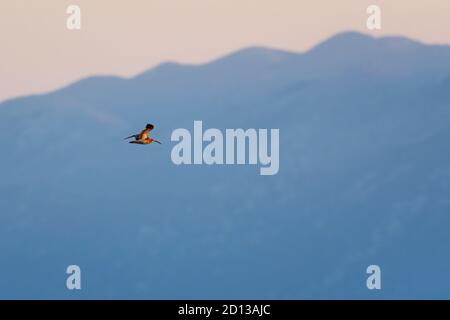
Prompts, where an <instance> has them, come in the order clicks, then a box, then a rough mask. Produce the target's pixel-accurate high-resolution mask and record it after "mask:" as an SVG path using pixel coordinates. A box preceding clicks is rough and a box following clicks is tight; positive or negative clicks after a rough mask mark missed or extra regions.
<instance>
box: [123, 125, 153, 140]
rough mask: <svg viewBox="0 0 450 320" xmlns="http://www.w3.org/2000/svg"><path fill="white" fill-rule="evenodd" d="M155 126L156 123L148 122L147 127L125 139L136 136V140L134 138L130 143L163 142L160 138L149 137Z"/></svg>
mask: <svg viewBox="0 0 450 320" xmlns="http://www.w3.org/2000/svg"><path fill="white" fill-rule="evenodd" d="M154 127H155V126H154V125H152V124H150V123H149V124H147V125H146V126H145V129H144V130H142V131H141V132H140V133H138V134H133V135H131V136H129V137H126V138H125V139H124V140H126V139H131V138H134V140H133V141H130V143H135V144H150V143H152V142H156V143H159V144H161V142H159V141H158V140H155V139H152V138H149V132H150V131H152V130H153V128H154Z"/></svg>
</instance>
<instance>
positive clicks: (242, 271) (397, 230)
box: [0, 32, 450, 299]
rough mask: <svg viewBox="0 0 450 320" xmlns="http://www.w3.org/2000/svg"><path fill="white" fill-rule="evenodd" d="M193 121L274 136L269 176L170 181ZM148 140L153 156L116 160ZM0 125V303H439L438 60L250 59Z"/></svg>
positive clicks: (446, 80) (375, 51) (444, 169)
mask: <svg viewBox="0 0 450 320" xmlns="http://www.w3.org/2000/svg"><path fill="white" fill-rule="evenodd" d="M194 120H202V121H203V125H204V127H208V128H220V129H225V128H240V127H241V128H279V129H280V139H281V140H280V171H279V173H278V174H277V175H275V176H260V175H259V171H258V169H257V168H256V167H254V166H206V165H205V166H175V165H174V164H173V163H172V162H171V160H170V151H171V147H172V146H173V144H172V143H171V142H170V134H171V132H172V130H174V129H175V128H182V127H184V128H188V129H191V128H192V125H193V121H194ZM147 122H151V123H154V124H155V125H156V128H155V130H154V132H153V135H154V136H155V137H157V138H158V140H161V141H162V142H163V144H162V145H150V146H147V147H140V146H138V147H136V146H133V145H129V144H127V143H124V141H123V140H122V138H123V137H125V136H127V135H129V134H130V133H134V132H135V131H136V130H138V129H140V128H141V127H142V126H143V125H145V123H147ZM0 127H1V128H2V135H1V136H0V146H1V150H2V152H1V157H0V168H1V169H0V173H1V175H0V176H1V179H0V194H1V197H0V213H1V214H0V252H2V254H1V255H0V266H1V267H0V298H63V299H65V298H149V299H151V298H170V299H172V298H261V299H266V298H274V299H278V298H290V299H297V298H319V299H321V298H450V294H449V293H450V290H449V288H450V277H448V276H447V271H448V269H449V267H450V254H449V253H448V244H449V243H450V233H449V231H448V230H449V226H450V215H449V212H450V201H449V197H448V194H449V192H450V149H449V147H448V141H450V47H449V46H445V45H425V44H421V43H418V42H415V41H413V40H410V39H406V38H402V37H384V38H373V37H370V36H367V35H364V34H359V33H355V32H347V33H342V34H338V35H336V36H334V37H332V38H330V39H328V40H326V41H324V42H323V43H321V44H319V45H318V46H316V47H314V48H313V49H311V50H309V51H307V52H304V53H291V52H285V51H280V50H274V49H269V48H261V47H253V48H247V49H244V50H241V51H238V52H235V53H232V54H230V55H227V56H225V57H222V58H220V59H217V60H214V61H212V62H210V63H207V64H202V65H183V64H178V63H172V62H170V63H164V64H161V65H160V66H158V67H156V68H153V69H151V70H148V71H146V72H144V73H142V74H139V75H138V76H136V77H133V78H120V77H90V78H86V79H82V80H80V81H78V82H76V83H74V84H72V85H70V86H68V87H65V88H62V89H61V90H57V91H55V92H52V93H49V94H44V95H33V96H27V97H21V98H17V99H12V100H9V101H6V102H4V103H2V104H0ZM70 264H77V265H79V266H80V267H81V270H82V290H81V291H79V292H73V291H69V290H67V289H66V288H65V279H66V276H67V275H66V274H65V269H66V267H67V266H68V265H70ZM371 264H377V265H380V267H381V268H382V290H381V291H376V292H374V291H369V290H368V289H367V288H366V278H367V276H368V275H367V274H366V268H367V266H369V265H371Z"/></svg>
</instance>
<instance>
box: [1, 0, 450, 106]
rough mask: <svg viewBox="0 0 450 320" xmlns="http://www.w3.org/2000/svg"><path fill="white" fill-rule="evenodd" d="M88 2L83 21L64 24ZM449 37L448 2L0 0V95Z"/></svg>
mask: <svg viewBox="0 0 450 320" xmlns="http://www.w3.org/2000/svg"><path fill="white" fill-rule="evenodd" d="M71 4H76V5H79V6H80V7H81V20H82V27H81V30H79V31H69V30H67V28H66V19H67V17H68V14H66V9H67V7H68V6H69V5H71ZM370 4H377V5H379V6H380V7H381V9H382V30H380V31H376V32H370V33H371V34H374V35H385V34H395V35H405V36H408V37H411V38H414V39H418V40H421V41H424V42H427V43H450V18H449V17H450V0H418V1H411V0H370V1H366V0H339V1H335V0H309V1H304V0H127V1H111V0H70V1H66V0H39V1H37V0H1V2H0V84H1V90H0V101H1V100H4V99H6V98H10V97H14V96H18V95H23V94H30V93H39V92H46V91H49V90H53V89H56V88H59V87H61V86H63V85H66V84H68V83H70V82H72V81H74V80H77V79H79V78H82V77H85V76H89V75H95V74H114V75H123V76H132V75H134V74H136V73H139V72H141V71H144V70H146V69H148V68H150V67H152V66H155V65H156V64H158V63H160V62H162V61H166V60H172V61H179V62H186V63H201V62H206V61H208V60H211V59H214V58H217V57H219V56H221V55H223V54H225V53H228V52H230V51H233V50H236V49H239V48H242V47H246V46H252V45H263V46H269V47H276V48H281V49H288V50H293V51H303V50H307V49H308V48H310V47H311V46H313V45H314V44H317V43H318V42H320V41H322V40H324V39H325V38H327V37H329V36H331V35H333V34H335V33H337V32H340V31H346V30H358V31H363V32H367V33H369V31H368V30H367V29H366V18H367V14H366V8H367V6H368V5H370Z"/></svg>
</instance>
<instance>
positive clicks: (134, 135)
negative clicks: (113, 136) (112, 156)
mask: <svg viewBox="0 0 450 320" xmlns="http://www.w3.org/2000/svg"><path fill="white" fill-rule="evenodd" d="M137 137H138V135H137V134H133V135H131V136H129V137H126V138H123V140H127V139H131V138H135V139H137Z"/></svg>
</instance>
